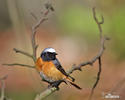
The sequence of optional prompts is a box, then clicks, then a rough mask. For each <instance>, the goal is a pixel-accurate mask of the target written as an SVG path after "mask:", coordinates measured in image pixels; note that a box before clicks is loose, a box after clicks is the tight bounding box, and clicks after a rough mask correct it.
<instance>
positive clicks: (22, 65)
mask: <svg viewBox="0 0 125 100" xmlns="http://www.w3.org/2000/svg"><path fill="white" fill-rule="evenodd" d="M3 65H6V66H21V67H27V68H35V66H31V65H26V64H19V63H12V64H3Z"/></svg>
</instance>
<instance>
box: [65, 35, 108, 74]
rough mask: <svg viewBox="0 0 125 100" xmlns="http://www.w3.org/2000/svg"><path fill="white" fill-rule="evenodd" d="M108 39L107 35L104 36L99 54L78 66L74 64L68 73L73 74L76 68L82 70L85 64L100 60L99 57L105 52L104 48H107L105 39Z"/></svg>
mask: <svg viewBox="0 0 125 100" xmlns="http://www.w3.org/2000/svg"><path fill="white" fill-rule="evenodd" d="M106 40H108V38H107V37H105V38H103V40H102V44H101V47H100V51H99V52H98V54H97V55H96V56H95V57H93V58H92V59H91V60H90V61H87V62H83V63H80V64H79V65H78V66H76V65H73V66H72V67H71V68H70V69H69V70H68V71H67V73H68V74H72V73H73V72H74V71H75V70H80V71H82V69H81V68H82V67H83V66H86V65H93V63H95V61H96V60H98V59H99V57H101V56H102V54H103V52H104V50H105V48H104V44H105V41H106Z"/></svg>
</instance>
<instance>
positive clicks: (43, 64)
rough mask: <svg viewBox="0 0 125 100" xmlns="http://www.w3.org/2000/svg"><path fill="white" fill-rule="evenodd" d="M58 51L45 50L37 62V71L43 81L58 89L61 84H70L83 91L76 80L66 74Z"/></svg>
mask: <svg viewBox="0 0 125 100" xmlns="http://www.w3.org/2000/svg"><path fill="white" fill-rule="evenodd" d="M56 55H57V53H56V51H55V49H53V48H45V49H44V50H43V51H42V53H41V55H40V57H39V58H38V59H37V61H36V69H37V70H38V72H39V73H40V76H41V77H42V79H43V80H44V81H46V82H48V83H49V84H50V85H51V86H55V87H57V88H58V86H59V84H60V83H61V82H65V83H66V84H67V83H70V84H71V85H73V86H74V87H76V88H77V89H81V88H80V87H79V86H78V85H77V84H75V83H74V82H73V81H74V78H73V77H71V76H70V75H68V74H67V73H66V71H65V70H64V69H63V67H62V66H61V64H60V62H59V61H58V59H57V58H56Z"/></svg>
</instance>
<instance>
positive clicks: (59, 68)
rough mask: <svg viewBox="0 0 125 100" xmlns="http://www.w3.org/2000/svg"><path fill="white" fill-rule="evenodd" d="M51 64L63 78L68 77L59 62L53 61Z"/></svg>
mask: <svg viewBox="0 0 125 100" xmlns="http://www.w3.org/2000/svg"><path fill="white" fill-rule="evenodd" d="M53 63H54V65H55V66H56V68H57V69H58V70H59V71H60V72H61V73H63V74H64V75H65V76H69V75H68V74H67V73H66V72H65V70H64V69H63V67H62V66H61V64H60V62H59V61H58V59H55V60H53Z"/></svg>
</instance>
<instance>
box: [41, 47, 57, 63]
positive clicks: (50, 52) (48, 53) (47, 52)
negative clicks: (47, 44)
mask: <svg viewBox="0 0 125 100" xmlns="http://www.w3.org/2000/svg"><path fill="white" fill-rule="evenodd" d="M56 55H57V53H56V50H55V49H53V48H45V49H44V50H43V51H42V53H41V58H42V60H44V61H50V60H55V59H56Z"/></svg>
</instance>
